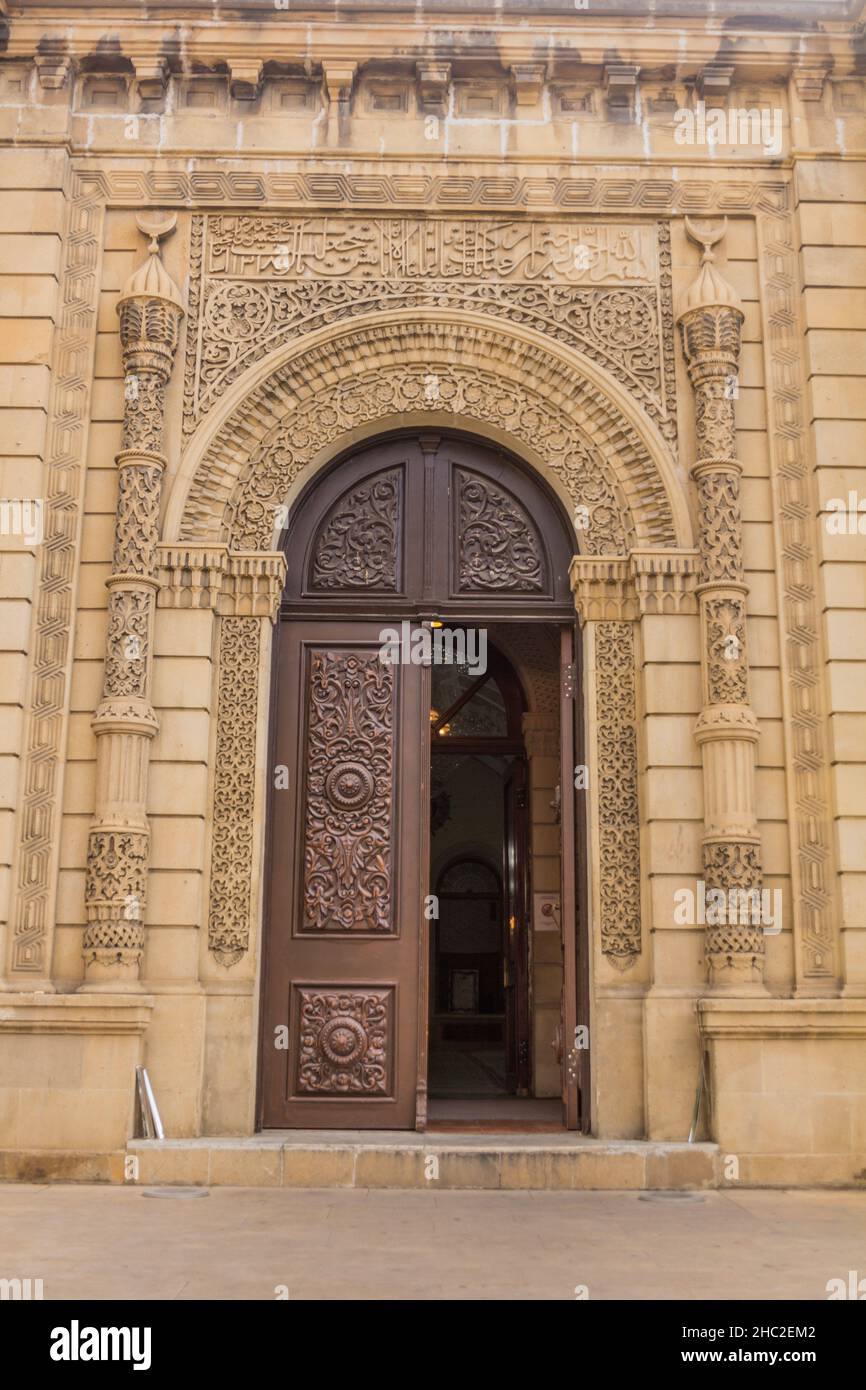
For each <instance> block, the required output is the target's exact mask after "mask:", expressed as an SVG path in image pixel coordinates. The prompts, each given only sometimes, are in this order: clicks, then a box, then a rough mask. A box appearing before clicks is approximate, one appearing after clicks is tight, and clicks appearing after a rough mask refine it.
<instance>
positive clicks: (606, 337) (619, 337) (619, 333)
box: [589, 290, 653, 348]
mask: <svg viewBox="0 0 866 1390" xmlns="http://www.w3.org/2000/svg"><path fill="white" fill-rule="evenodd" d="M589 321H590V325H591V327H592V331H593V333H594V334H595V335H596V337H597V338H598V339H599V341H600V342H602V343H605V344H606V345H607V346H608V347H610V348H629V347H637V346H639V345H640V344H642V343H646V342H648V341H651V339H652V333H653V316H652V310H651V309H650V306H649V304H648V303H647V301H646V300H645V299H641V297H640V295H639V294H634V292H633V291H632V290H616V291H615V292H614V293H613V294H608V295H605V296H604V298H602V299H599V300H598V301H597V302H596V303H595V304H594V305H593V306H592V309H591V310H590V313H589Z"/></svg>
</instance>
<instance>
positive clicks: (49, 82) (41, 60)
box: [36, 52, 73, 92]
mask: <svg viewBox="0 0 866 1390" xmlns="http://www.w3.org/2000/svg"><path fill="white" fill-rule="evenodd" d="M72 71H73V63H72V59H71V58H70V57H69V55H68V54H67V53H50V52H48V53H40V54H39V55H38V56H37V58H36V75H37V77H38V79H39V86H40V87H41V88H42V90H43V91H44V92H58V91H60V89H61V87H65V86H66V79H67V78H68V77H69V75H70V73H71V72H72Z"/></svg>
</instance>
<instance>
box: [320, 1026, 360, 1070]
mask: <svg viewBox="0 0 866 1390" xmlns="http://www.w3.org/2000/svg"><path fill="white" fill-rule="evenodd" d="M318 1044H319V1048H320V1050H321V1051H322V1053H323V1054H324V1055H325V1057H327V1059H328V1061H329V1062H331V1063H332V1064H333V1065H334V1066H336V1067H347V1066H351V1065H352V1063H353V1062H357V1061H358V1060H359V1059H360V1058H361V1057H363V1055H364V1053H365V1052H366V1050H367V1034H366V1033H365V1032H364V1029H363V1028H362V1027H361V1025H360V1023H358V1022H357V1020H356V1019H354V1018H347V1017H345V1015H344V1016H342V1017H340V1016H338V1017H337V1018H332V1019H329V1020H328V1022H327V1023H326V1024H325V1026H324V1028H323V1029H322V1031H321V1033H320V1034H319V1037H318Z"/></svg>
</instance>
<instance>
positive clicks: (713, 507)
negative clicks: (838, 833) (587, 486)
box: [678, 217, 764, 992]
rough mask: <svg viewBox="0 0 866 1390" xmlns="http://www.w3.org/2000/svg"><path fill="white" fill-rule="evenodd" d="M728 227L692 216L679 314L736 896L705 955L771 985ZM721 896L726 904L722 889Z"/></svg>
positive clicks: (712, 712)
mask: <svg viewBox="0 0 866 1390" xmlns="http://www.w3.org/2000/svg"><path fill="white" fill-rule="evenodd" d="M726 229H727V219H726V220H725V221H724V222H723V223H722V224H721V226H720V227H715V228H710V227H706V226H700V227H698V226H696V225H695V224H694V223H693V222H691V221H690V219H689V218H688V217H687V218H686V231H687V233H688V235H689V236H690V237H691V239H692V240H693V241H696V242H697V243H698V244H699V245H702V246H703V255H702V257H701V269H700V271H699V273H698V277H697V279H696V280H695V282H694V284H693V285H692V287H691V289H690V290H689V291H688V293H687V294H686V296H685V300H684V303H683V306H682V309H681V311H680V313H679V315H678V321H679V324H680V328H681V331H682V339H683V349H684V352H685V358H686V364H687V366H688V371H689V377H690V379H691V383H692V386H693V388H694V392H695V433H696V438H697V461H696V463H695V465H694V467H693V468H692V470H691V476H692V477H693V478H694V480H695V483H696V484H697V492H698V507H699V513H700V535H699V548H700V568H699V584H698V589H697V592H698V595H699V601H700V612H701V628H702V636H703V653H702V667H703V708H702V710H701V714H700V718H699V719H698V723H697V726H696V728H695V737H696V738H697V741H698V743H699V744H700V748H701V755H702V759H703V776H704V837H703V864H704V880H705V884H706V889H707V894H708V895H709V893H710V890H711V889H721V890H722V892H723V893H724V894H725V901H726V905H727V906H726V908H725V909H722V910H721V911H719V909H718V906H714V907H713V908H712V910H711V909H710V904H709V903H708V910H707V958H708V961H709V966H710V983H711V985H713V986H714V987H715V988H717V989H725V990H732V991H735V992H740V991H741V990H743V989H744V988H745V989H746V992H752V991H753V990H755V989H762V988H763V985H762V981H763V966H764V938H763V928H762V925H761V922H760V919H759V915H758V914H759V909H760V891H759V890H760V887H761V841H760V836H759V834H758V824H757V818H756V815H755V755H756V745H757V742H758V721H757V719H756V718H755V715H754V713H753V712H752V709H751V707H750V705H749V668H748V662H747V657H746V594H747V592H748V589H747V585H746V583H745V581H744V577H743V555H742V524H741V519H740V476H741V473H742V468H741V466H740V464H739V463H738V461H737V458H736V435H735V430H734V399H735V396H736V390H737V385H736V383H737V366H738V362H739V356H740V334H741V329H742V324H743V310H742V308H741V305H740V302H739V299H738V297H737V294H736V292H735V291H734V290H733V289H732V287H731V286H730V285H729V284H727V282H726V281H725V280H724V279H723V278H722V276H721V275H720V274H719V273H718V271H717V270H716V269H715V268H714V266H713V260H714V257H713V252H712V249H711V248H712V246H713V245H714V243H716V242H717V241H720V240H721V238H722V237H723V236H724V233H725V231H726ZM732 890H733V892H732ZM756 890H757V891H756ZM711 901H712V902H714V903H716V904H717V903H718V899H717V898H716V896H715V895H714V897H713V899H712V900H711ZM734 908H735V909H736V910H735V911H733V910H732V909H734ZM756 919H757V920H756Z"/></svg>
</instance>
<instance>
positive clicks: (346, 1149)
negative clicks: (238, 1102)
mask: <svg viewBox="0 0 866 1390" xmlns="http://www.w3.org/2000/svg"><path fill="white" fill-rule="evenodd" d="M129 1157H135V1158H136V1159H137V1160H138V1163H137V1172H136V1174H135V1177H134V1178H133V1179H132V1180H133V1181H135V1182H137V1183H138V1184H139V1185H144V1186H156V1185H159V1184H171V1185H177V1184H181V1185H186V1186H202V1187H214V1186H228V1187H318V1188H328V1187H361V1188H418V1189H434V1188H439V1189H442V1188H449V1189H467V1190H470V1189H478V1188H502V1189H509V1190H513V1191H521V1190H522V1191H527V1190H537V1191H547V1192H552V1191H560V1192H561V1191H592V1190H607V1191H611V1190H619V1191H681V1190H687V1189H694V1188H712V1187H716V1186H718V1185H719V1184H718V1173H719V1150H718V1146H717V1145H716V1144H667V1143H648V1142H642V1141H637V1140H601V1139H590V1138H585V1137H582V1136H577V1135H574V1134H561V1135H552V1134H533V1135H514V1134H483V1135H479V1134H472V1135H468V1134H442V1133H436V1134H427V1135H424V1134H406V1133H372V1132H370V1131H366V1132H363V1133H361V1132H347V1131H342V1132H340V1133H334V1132H327V1131H321V1130H317V1131H301V1130H296V1131H293V1132H291V1133H290V1134H289V1133H282V1132H271V1133H268V1134H267V1135H255V1136H253V1137H252V1138H241V1139H219V1138H212V1139H165V1140H152V1139H150V1140H149V1139H134V1140H131V1141H130V1142H129V1144H128V1145H127V1158H129ZM128 1166H129V1165H128V1164H127V1167H128ZM129 1180H130V1178H127V1181H129Z"/></svg>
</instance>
